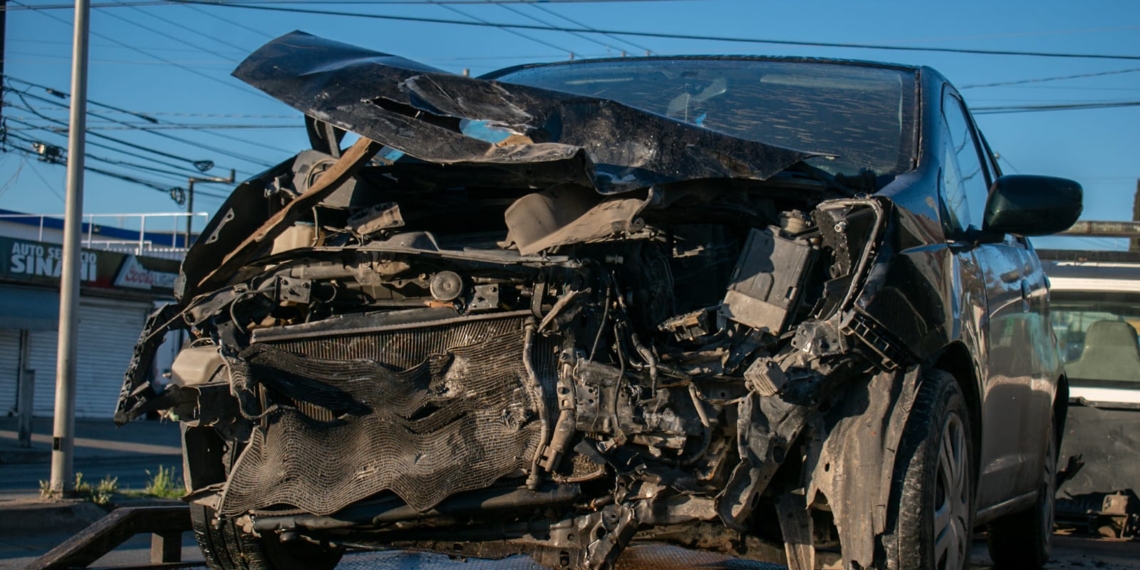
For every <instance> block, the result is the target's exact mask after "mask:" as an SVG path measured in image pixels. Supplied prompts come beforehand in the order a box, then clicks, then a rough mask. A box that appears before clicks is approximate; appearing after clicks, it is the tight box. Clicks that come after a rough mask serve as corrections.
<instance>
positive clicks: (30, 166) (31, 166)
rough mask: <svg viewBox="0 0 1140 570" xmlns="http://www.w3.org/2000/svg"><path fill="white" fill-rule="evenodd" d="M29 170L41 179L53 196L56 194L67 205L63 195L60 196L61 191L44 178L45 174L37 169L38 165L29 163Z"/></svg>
mask: <svg viewBox="0 0 1140 570" xmlns="http://www.w3.org/2000/svg"><path fill="white" fill-rule="evenodd" d="M27 160H28V159H26V158H25V159H24V161H25V162H26V161H27ZM28 168H29V169H30V170H31V171H32V174H35V175H36V178H39V179H40V182H43V183H44V187H46V188H47V189H48V190H49V191H50V192H51V193H52V194H55V197H56V198H59V201H60V202H63V203H64V204H66V203H67V200H65V199H64V198H63V194H60V193H59V190H56V189H55V187H54V186H53V185H52V183H51V182H48V181H47V179H46V178H44V175H43V174H40V170H39V169H38V168H36V165H35V164H34V163H29V164H28Z"/></svg>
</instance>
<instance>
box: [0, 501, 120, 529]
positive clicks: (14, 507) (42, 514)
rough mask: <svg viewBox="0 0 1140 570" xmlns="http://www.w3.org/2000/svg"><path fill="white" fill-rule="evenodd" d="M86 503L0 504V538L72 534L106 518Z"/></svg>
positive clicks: (102, 513) (20, 502)
mask: <svg viewBox="0 0 1140 570" xmlns="http://www.w3.org/2000/svg"><path fill="white" fill-rule="evenodd" d="M106 514H107V512H106V511H104V510H103V509H101V508H99V507H98V506H96V505H95V504H94V503H90V502H87V501H10V502H4V503H0V534H5V535H12V534H25V535H26V534H37V533H42V532H74V531H77V530H81V529H83V528H86V527H87V526H88V525H90V524H91V523H93V522H95V521H97V520H99V519H101V518H103V517H104V516H106Z"/></svg>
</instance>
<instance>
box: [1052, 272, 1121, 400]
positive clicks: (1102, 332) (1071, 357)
mask: <svg viewBox="0 0 1140 570" xmlns="http://www.w3.org/2000/svg"><path fill="white" fill-rule="evenodd" d="M1051 296H1052V299H1051V302H1050V312H1051V314H1052V321H1053V330H1054V332H1056V334H1057V343H1058V346H1059V347H1060V350H1061V358H1063V359H1064V361H1065V372H1066V373H1067V374H1068V376H1069V381H1070V383H1071V384H1072V385H1073V386H1097V387H1116V388H1125V387H1128V388H1140V342H1138V341H1137V334H1136V331H1137V330H1140V295H1137V294H1128V293H1100V292H1098V293H1095V294H1094V293H1087V292H1073V291H1057V290H1054V291H1052V293H1051Z"/></svg>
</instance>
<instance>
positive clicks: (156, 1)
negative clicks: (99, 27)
mask: <svg viewBox="0 0 1140 570" xmlns="http://www.w3.org/2000/svg"><path fill="white" fill-rule="evenodd" d="M429 1H430V0H333V1H331V2H325V1H321V0H262V1H256V0H254V1H246V2H240V3H245V4H260V3H271V4H374V5H390V6H397V5H404V6H411V5H424V4H427V3H428V2H429ZM541 1H545V2H559V3H565V4H612V3H617V2H622V3H628V2H671V1H676V0H541ZM686 1H688V2H698V1H709V0H686ZM437 2H438V3H440V4H459V5H472V4H479V3H481V2H482V0H437ZM533 2H535V0H493V3H495V4H531V3H533ZM182 3H183V2H182V1H181V0H134V1H130V2H114V3H98V2H96V3H92V4H91V8H95V9H98V8H122V7H126V6H169V5H172V4H175V5H176V4H182ZM74 8H75V5H74V4H38V5H34V6H31V5H20V6H9V7H7V8H4V9H3V10H0V11H4V10H8V11H12V12H19V11H25V10H31V11H38V10H65V9H66V10H71V9H74Z"/></svg>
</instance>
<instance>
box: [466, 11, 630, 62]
mask: <svg viewBox="0 0 1140 570" xmlns="http://www.w3.org/2000/svg"><path fill="white" fill-rule="evenodd" d="M489 3H490V4H494V5H495V6H498V7H500V8H502V9H504V10H506V11H508V12H512V13H515V14H518V15H519V16H522V17H524V18H526V19H528V20H530V21H532V22H538V23H540V24H545V25H547V26H553V25H554V24H551V23H550V22H547V21H544V20H542V19H540V18H537V17H535V16H531V15H530V14H526V13H524V12H523V11H522V10H519V9H518V8H514V7H511V6H510V5H507V4H496V3H494V2H489ZM570 35H572V36H575V37H578V38H581V39H584V40H586V41H588V42H591V43H595V44H598V45H600V46H602V47H604V48H606V49H618V48H615V47H613V46H611V45H609V44H607V43H605V42H600V41H598V40H595V39H594V38H591V37H590V36H587V35H585V34H580V33H578V32H570ZM618 51H621V50H620V49H618Z"/></svg>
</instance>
